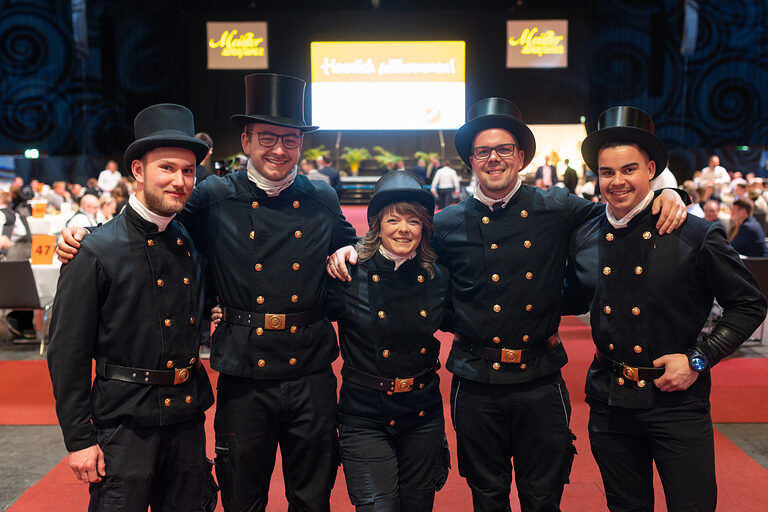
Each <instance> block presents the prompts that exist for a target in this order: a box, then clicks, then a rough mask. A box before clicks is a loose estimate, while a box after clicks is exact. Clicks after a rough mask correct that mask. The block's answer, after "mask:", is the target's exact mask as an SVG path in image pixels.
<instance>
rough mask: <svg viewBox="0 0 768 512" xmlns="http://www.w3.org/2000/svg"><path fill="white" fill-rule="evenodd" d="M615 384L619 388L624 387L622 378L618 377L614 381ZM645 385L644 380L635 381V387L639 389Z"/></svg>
mask: <svg viewBox="0 0 768 512" xmlns="http://www.w3.org/2000/svg"><path fill="white" fill-rule="evenodd" d="M616 384H618V385H619V386H623V385H624V378H623V377H618V378H617V379H616ZM646 384H647V382H645V381H644V380H639V381H637V387H639V388H644V387H645V386H646Z"/></svg>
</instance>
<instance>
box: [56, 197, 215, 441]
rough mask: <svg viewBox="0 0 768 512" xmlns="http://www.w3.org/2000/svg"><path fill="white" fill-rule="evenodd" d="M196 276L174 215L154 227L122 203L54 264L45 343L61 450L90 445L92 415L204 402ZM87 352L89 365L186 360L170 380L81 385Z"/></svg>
mask: <svg viewBox="0 0 768 512" xmlns="http://www.w3.org/2000/svg"><path fill="white" fill-rule="evenodd" d="M202 285H203V283H202V272H201V269H200V264H199V262H198V256H197V252H196V250H195V246H194V244H193V243H192V241H191V239H190V236H189V234H188V233H187V231H186V230H185V229H184V227H183V226H182V225H181V224H180V223H178V222H177V221H172V222H171V223H170V224H168V227H167V228H166V229H165V230H164V231H163V232H158V231H157V226H156V225H155V224H152V223H150V222H148V221H146V220H144V219H143V218H141V217H140V216H139V215H138V214H137V213H136V211H135V210H133V208H131V206H130V205H128V206H126V208H125V210H124V211H123V213H122V214H120V215H118V216H117V217H116V218H115V219H114V220H112V221H111V222H108V223H107V224H105V225H103V226H102V227H100V228H99V229H98V230H96V231H95V232H94V233H93V234H92V235H90V236H88V237H86V238H85V239H84V240H83V242H82V245H81V247H80V251H79V254H78V255H77V257H76V258H75V259H73V260H72V261H71V262H70V263H69V264H67V265H65V266H63V267H62V269H61V275H60V277H59V283H58V289H57V292H56V298H55V299H54V303H53V316H52V320H51V331H50V332H51V342H50V349H49V351H48V365H49V369H50V373H51V379H52V381H53V392H54V396H55V397H56V413H57V414H58V417H59V423H60V424H61V428H62V431H63V433H64V442H65V444H66V447H67V450H69V451H75V450H80V449H83V448H87V447H89V446H92V445H94V444H96V434H95V430H94V427H93V424H95V425H96V426H113V425H116V424H119V423H121V422H123V421H125V420H128V421H130V422H131V423H132V424H135V425H140V426H163V425H169V424H173V423H178V422H180V421H183V420H186V419H190V418H193V417H195V416H196V415H198V414H199V413H200V412H201V411H204V410H206V409H207V408H208V407H210V406H211V405H212V403H213V393H212V390H211V385H210V382H209V381H208V376H207V375H206V374H205V370H204V368H203V367H202V366H200V365H199V361H198V348H199V345H200V326H201V322H200V321H199V319H200V317H201V315H202V314H203V287H202ZM92 360H96V364H97V366H99V365H104V364H110V365H118V366H125V367H132V368H142V369H147V370H166V371H167V370H170V369H181V368H186V367H189V366H192V367H195V369H194V370H193V371H192V378H191V379H190V380H188V381H187V382H185V383H183V384H179V385H175V386H170V385H169V386H155V385H147V384H138V383H132V382H122V381H119V380H113V379H106V378H103V377H96V378H95V380H94V381H93V387H92V388H91V366H92ZM91 422H93V424H92V423H91Z"/></svg>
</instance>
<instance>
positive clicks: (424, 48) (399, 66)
mask: <svg viewBox="0 0 768 512" xmlns="http://www.w3.org/2000/svg"><path fill="white" fill-rule="evenodd" d="M464 50H465V44H464V41H399V42H389V41H388V42H314V43H312V124H314V125H317V126H320V128H321V129H323V130H455V129H457V128H458V127H459V126H461V125H462V124H464V112H465V111H464Z"/></svg>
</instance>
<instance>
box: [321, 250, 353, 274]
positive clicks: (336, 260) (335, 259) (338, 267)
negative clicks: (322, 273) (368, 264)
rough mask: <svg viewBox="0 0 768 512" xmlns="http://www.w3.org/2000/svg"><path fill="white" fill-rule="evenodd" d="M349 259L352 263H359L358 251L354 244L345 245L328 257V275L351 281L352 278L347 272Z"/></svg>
mask: <svg viewBox="0 0 768 512" xmlns="http://www.w3.org/2000/svg"><path fill="white" fill-rule="evenodd" d="M347 261H348V262H349V263H350V264H351V265H354V264H355V263H357V251H356V250H355V248H354V246H352V245H347V246H344V247H342V248H341V249H339V250H337V251H336V252H335V253H333V254H331V256H329V257H328V264H327V267H326V270H327V271H328V275H329V276H331V277H333V278H335V279H339V280H341V281H351V280H352V278H351V277H350V276H349V272H347Z"/></svg>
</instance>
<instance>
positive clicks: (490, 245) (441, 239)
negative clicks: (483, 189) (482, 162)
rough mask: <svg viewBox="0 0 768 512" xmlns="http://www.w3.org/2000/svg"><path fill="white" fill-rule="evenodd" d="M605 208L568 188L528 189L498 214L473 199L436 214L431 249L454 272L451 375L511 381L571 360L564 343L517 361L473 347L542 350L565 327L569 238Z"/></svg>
mask: <svg viewBox="0 0 768 512" xmlns="http://www.w3.org/2000/svg"><path fill="white" fill-rule="evenodd" d="M603 211H604V206H603V205H599V204H597V203H591V202H589V201H586V200H585V199H582V198H579V197H577V196H574V195H573V194H568V192H567V191H566V190H565V189H561V188H557V187H555V188H552V189H550V190H548V191H543V190H540V189H537V188H533V187H529V186H526V185H523V186H521V187H520V190H519V191H518V192H517V193H515V195H514V196H513V197H512V198H511V199H510V200H509V202H508V203H507V204H506V206H505V207H504V208H503V209H501V210H498V211H495V212H492V211H491V210H490V209H489V208H488V207H487V206H486V205H484V204H483V203H481V202H480V201H478V200H477V199H474V198H471V197H470V198H468V199H466V200H464V201H462V202H461V203H459V204H458V205H455V206H449V207H448V208H446V209H445V210H443V211H441V212H440V213H438V214H437V215H435V236H434V245H435V248H436V250H437V251H438V255H439V259H438V261H439V262H440V263H441V264H442V265H445V266H446V267H447V269H448V271H449V272H450V275H451V300H452V308H453V315H452V317H453V319H452V322H451V327H452V330H453V331H454V332H455V333H456V334H457V335H458V339H457V340H454V344H453V347H452V349H451V353H450V356H449V358H448V362H447V364H446V367H447V368H448V370H450V371H451V372H453V373H454V374H455V375H457V376H459V377H462V378H466V379H470V380H475V381H480V382H485V383H491V384H510V383H518V382H527V381H531V380H534V379H537V378H540V377H542V376H545V375H549V374H552V373H554V372H556V371H558V370H559V369H560V368H561V367H562V366H563V365H564V364H565V363H566V362H567V356H566V354H565V350H564V348H563V346H562V345H557V346H554V347H553V348H552V349H551V350H548V351H544V353H542V354H541V355H540V356H539V357H535V358H532V359H530V360H522V361H521V362H519V363H512V362H509V363H506V362H498V361H496V362H494V361H491V360H488V359H485V358H482V357H478V355H476V354H475V353H473V352H471V351H470V350H468V345H469V344H470V343H471V344H473V345H479V346H483V347H488V348H491V349H501V348H506V349H512V350H520V349H530V348H532V347H539V349H537V351H538V350H540V348H541V346H542V345H543V344H547V339H548V337H550V336H551V335H553V334H555V333H556V332H557V328H558V326H559V323H560V298H561V291H562V284H563V279H564V277H565V268H566V258H567V255H568V241H569V239H570V236H571V233H572V232H573V231H574V230H575V229H576V227H578V226H579V225H580V224H582V223H583V222H584V221H585V220H587V219H589V218H590V217H595V216H598V215H600V214H601V213H602V212H603ZM523 354H525V353H523ZM524 357H525V356H524Z"/></svg>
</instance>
